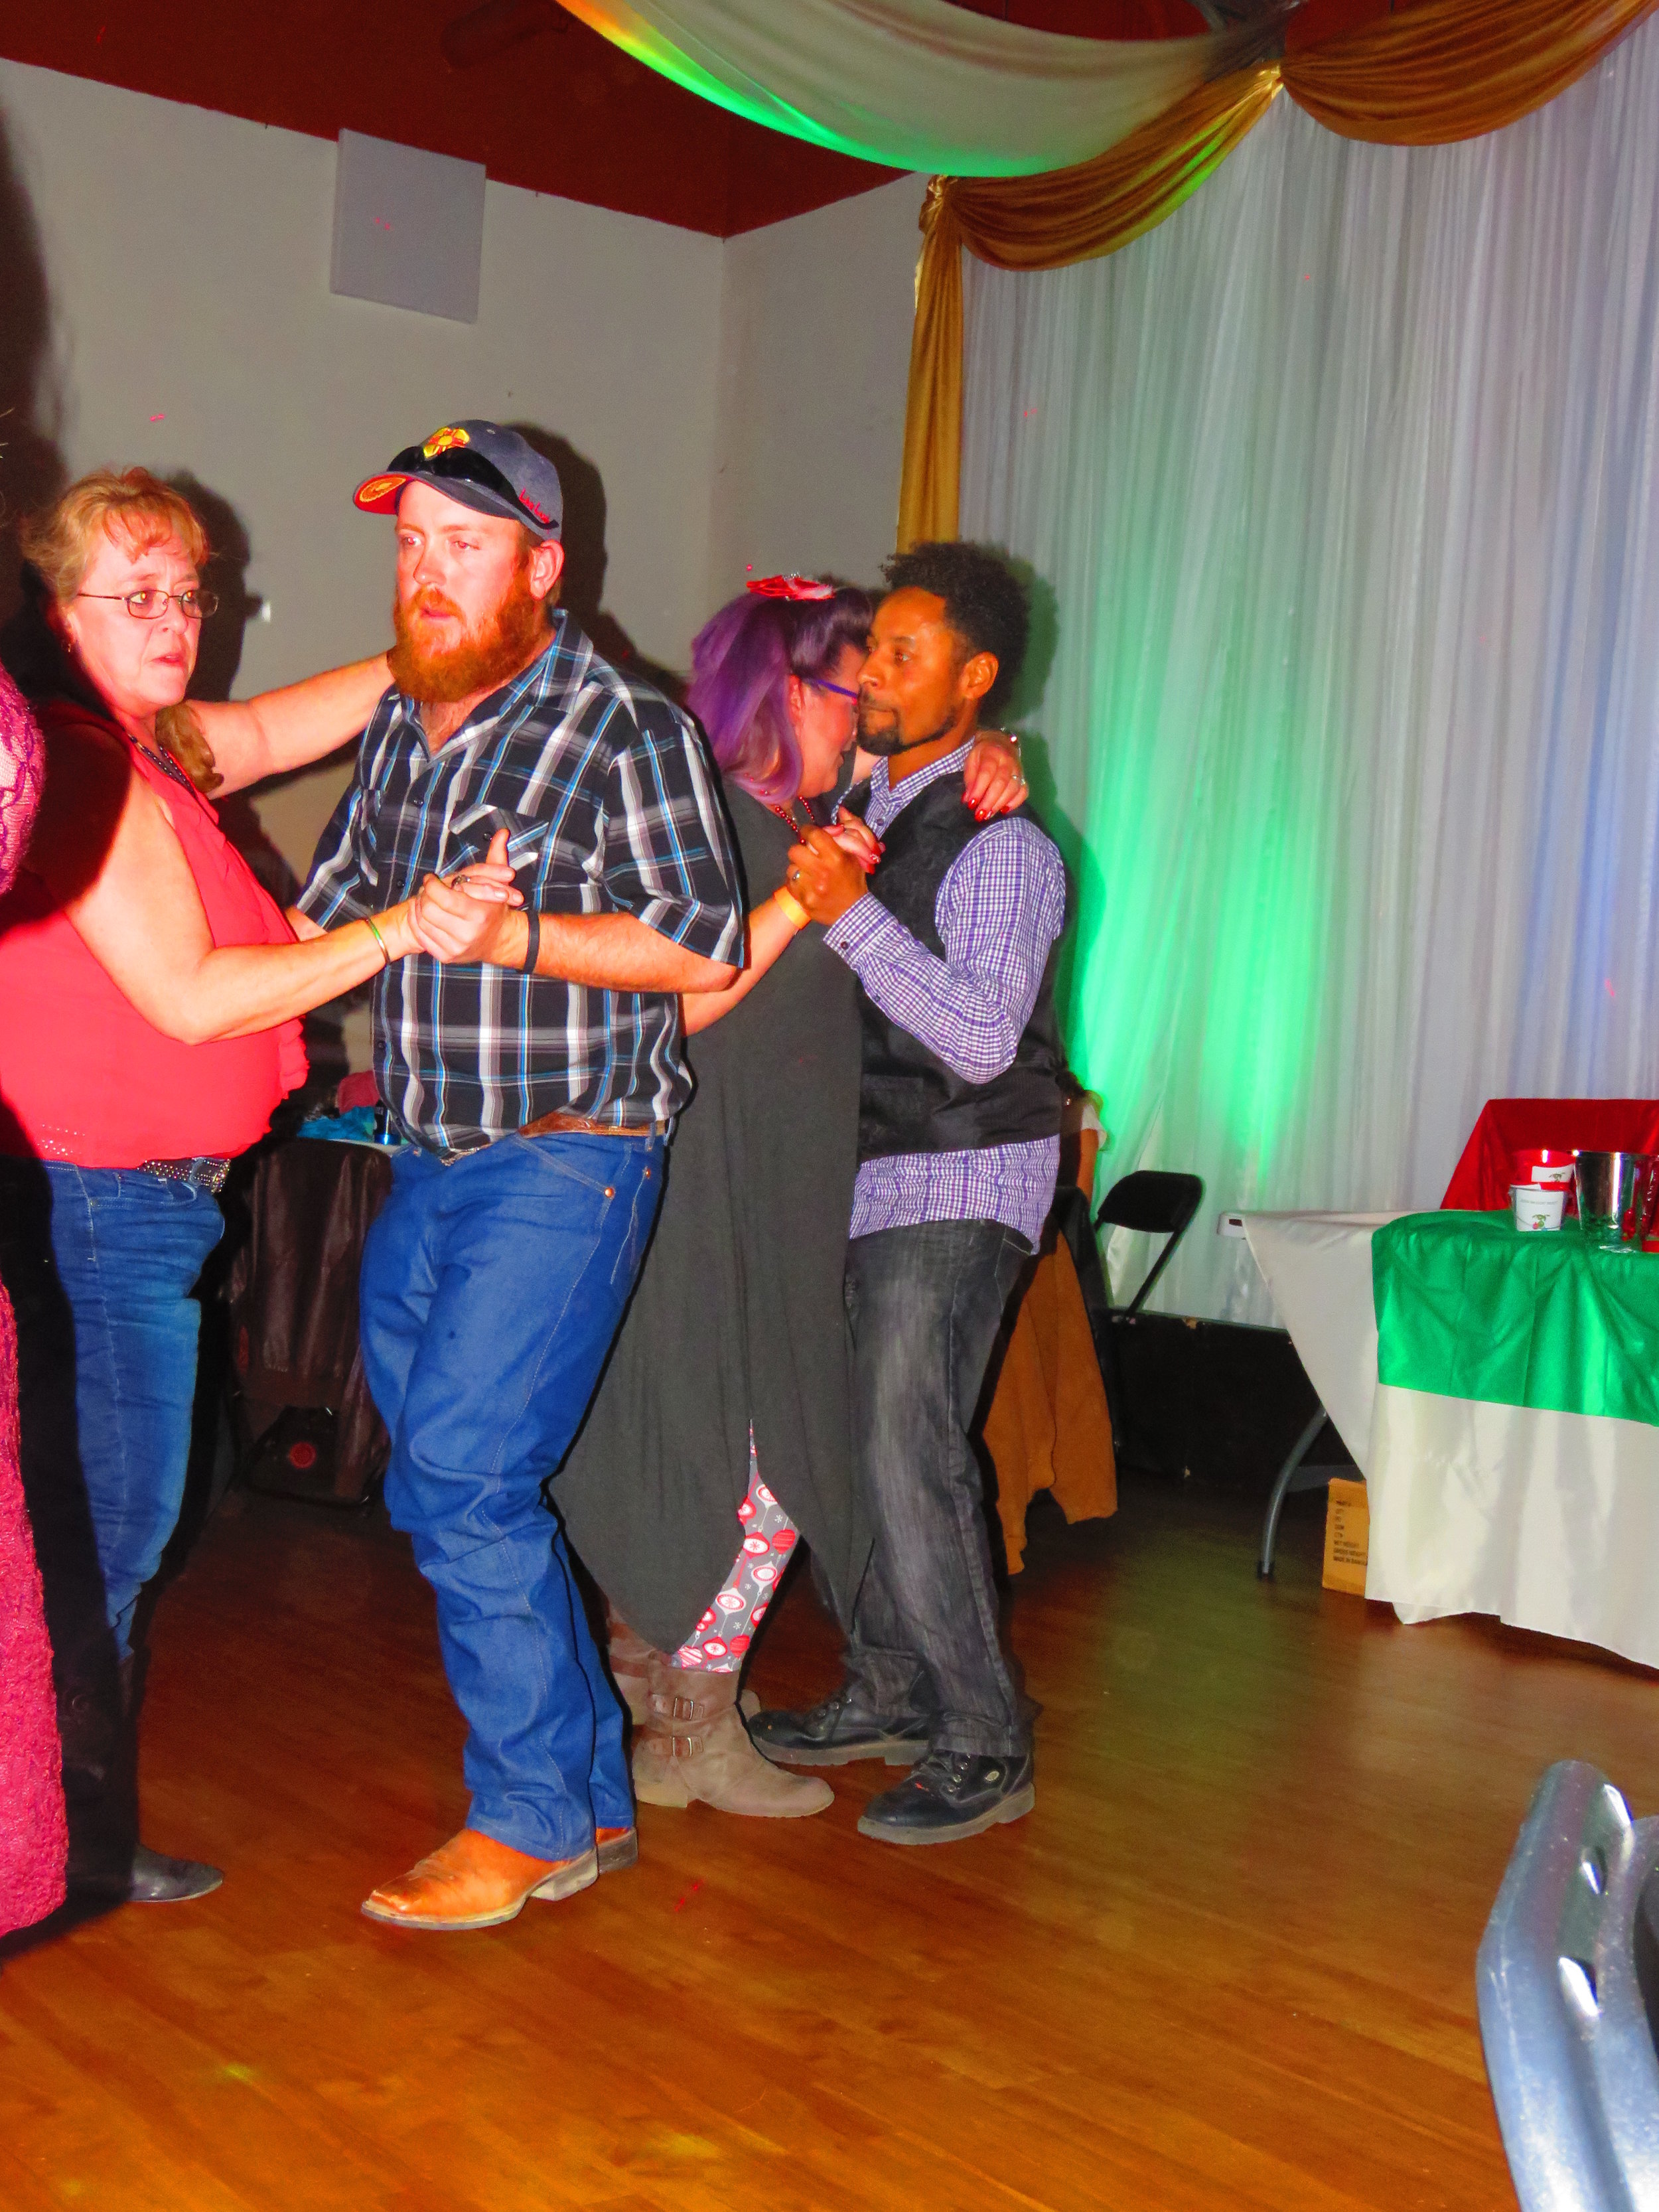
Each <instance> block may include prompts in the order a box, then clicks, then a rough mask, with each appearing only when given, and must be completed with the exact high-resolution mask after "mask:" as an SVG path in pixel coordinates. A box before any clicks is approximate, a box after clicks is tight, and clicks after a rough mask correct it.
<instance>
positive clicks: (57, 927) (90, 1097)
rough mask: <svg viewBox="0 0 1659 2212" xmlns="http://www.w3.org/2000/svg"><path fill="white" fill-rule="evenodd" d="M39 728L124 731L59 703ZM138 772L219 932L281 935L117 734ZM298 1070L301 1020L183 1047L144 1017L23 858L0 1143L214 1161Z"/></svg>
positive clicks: (227, 851)
mask: <svg viewBox="0 0 1659 2212" xmlns="http://www.w3.org/2000/svg"><path fill="white" fill-rule="evenodd" d="M35 712H36V715H37V717H38V719H39V720H40V726H41V728H42V730H43V731H44V732H46V738H47V740H48V746H47V759H46V774H47V776H48V779H50V777H51V775H52V751H51V744H50V740H51V738H52V732H54V731H55V730H58V729H66V728H71V727H73V726H75V725H76V724H77V723H79V724H82V725H83V726H84V725H88V724H90V725H92V726H94V727H95V728H97V729H100V730H103V731H106V732H111V733H112V734H115V735H118V736H122V735H124V733H123V732H120V731H119V730H118V727H117V726H116V725H115V724H114V723H113V722H109V721H106V720H103V719H102V718H101V717H96V718H95V717H94V715H93V714H90V713H89V711H88V709H87V708H84V707H80V706H75V705H71V704H70V703H68V702H59V701H52V702H48V703H47V704H46V706H44V707H39V708H36V709H35ZM125 743H126V744H128V748H129V750H130V751H131V755H132V758H133V763H134V766H135V769H136V770H137V774H138V775H141V776H143V779H144V781H145V782H146V783H148V784H149V787H150V788H151V790H152V791H154V792H155V793H156V795H157V796H158V797H159V798H161V799H165V800H166V802H167V809H168V811H169V812H170V813H171V815H172V817H173V829H174V831H175V832H176V834H177V836H178V839H179V843H180V845H182V846H183V848H184V851H185V860H188V861H189V863H190V872H191V875H192V876H193V877H194V878H195V879H196V889H197V894H198V895H199V896H200V898H201V902H202V907H203V910H204V913H205V914H206V915H207V921H208V927H209V929H210V931H211V933H212V935H213V941H214V943H215V944H216V945H288V944H291V943H292V941H293V937H294V933H293V931H292V930H291V929H290V928H289V926H288V923H287V921H285V920H284V918H283V913H282V909H281V908H279V907H278V906H277V904H276V901H275V900H274V899H272V898H271V897H270V896H269V895H268V893H267V892H265V891H264V890H263V889H262V888H261V887H260V885H259V884H258V882H257V881H256V880H255V878H254V875H253V872H252V869H251V868H250V867H249V866H248V865H247V862H246V860H244V859H243V858H242V856H241V854H240V853H239V852H238V851H237V850H236V848H234V846H233V845H232V844H231V843H230V842H229V841H228V838H227V837H226V836H225V834H224V832H223V831H222V829H220V827H219V817H218V816H217V814H216V812H215V811H214V810H213V808H212V807H211V806H210V805H208V802H207V801H206V799H204V798H203V797H202V796H201V794H200V793H198V792H197V791H196V790H195V789H194V787H189V788H187V787H185V784H183V783H182V782H175V781H173V778H172V777H171V776H170V775H167V771H166V770H165V769H161V768H159V767H157V765H156V764H155V762H154V761H153V760H152V759H151V757H150V756H149V754H148V753H147V752H145V750H143V747H142V746H141V745H136V744H132V743H131V739H125ZM305 1078H306V1054H305V1047H304V1045H303V1044H302V1043H301V1038H300V1024H299V1023H298V1022H297V1021H288V1022H283V1023H282V1024H280V1025H279V1026H278V1027H277V1028H276V1029H270V1030H258V1031H257V1032H256V1033H255V1034H254V1035H253V1036H243V1037H227V1038H225V1039H223V1040H222V1041H221V1042H217V1043H214V1044H182V1043H180V1042H179V1040H178V1039H177V1038H175V1037H169V1036H162V1034H161V1030H158V1029H154V1028H152V1027H151V1025H150V1024H149V1022H147V1021H146V1020H145V1019H144V1018H143V1015H142V1014H141V1013H140V1012H138V1009H137V1007H136V1006H134V1005H133V1003H132V1001H131V1000H130V999H128V998H127V997H126V996H125V994H123V993H122V992H121V991H120V990H119V989H118V987H117V986H116V985H115V983H114V982H112V980H111V979H110V977H109V976H108V975H106V972H105V971H104V969H102V968H100V966H99V964H98V963H97V961H96V960H95V959H94V957H93V956H92V954H91V953H90V952H89V951H88V950H87V947H86V945H84V944H83V943H82V939H81V937H80V935H79V933H77V931H76V927H75V925H74V923H73V922H71V921H70V919H69V917H68V915H65V914H64V911H63V910H62V908H60V907H59V906H58V904H57V902H55V901H54V899H53V898H52V894H51V893H50V892H49V891H48V890H47V889H46V884H45V883H44V882H43V881H42V879H41V878H40V877H39V876H38V875H35V874H34V873H33V872H32V871H31V870H30V868H29V866H28V862H27V858H26V859H25V860H24V863H23V866H22V867H21V869H20V870H19V872H18V874H17V879H16V882H15V884H14V885H13V887H12V889H11V890H9V892H7V893H6V894H5V896H3V897H0V1152H7V1153H10V1154H13V1155H14V1156H15V1155H18V1154H23V1155H33V1156H34V1157H35V1158H40V1159H45V1160H70V1161H73V1162H74V1163H75V1164H76V1165H77V1166H79V1167H88V1168H135V1167H140V1166H142V1165H143V1163H144V1162H145V1161H146V1160H179V1159H191V1158H195V1157H196V1156H197V1154H206V1153H210V1154H216V1155H217V1156H219V1157H221V1158H226V1157H228V1156H229V1155H230V1154H232V1153H234V1152H246V1150H247V1148H248V1146H250V1145H253V1144H257V1143H258V1140H259V1139H260V1138H261V1137H262V1136H264V1133H265V1129H266V1127H267V1126H268V1125H269V1123H270V1116H271V1114H272V1112H273V1111H274V1110H275V1109H276V1105H277V1104H278V1103H279V1102H280V1101H281V1100H282V1099H283V1098H284V1097H286V1096H287V1094H288V1093H289V1091H294V1090H297V1088H298V1087H299V1085H301V1083H303V1082H304V1080H305Z"/></svg>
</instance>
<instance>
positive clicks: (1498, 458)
mask: <svg viewBox="0 0 1659 2212" xmlns="http://www.w3.org/2000/svg"><path fill="white" fill-rule="evenodd" d="M968 265H969V286H968V295H967V301H968V321H967V329H968V342H967V343H968V376H967V398H966V422H965V430H964V451H963V517H962V528H963V534H964V535H966V536H971V537H978V538H988V539H991V540H994V541H996V542H999V543H1001V544H1006V545H1007V546H1009V547H1010V548H1011V549H1012V550H1014V551H1015V552H1017V553H1018V554H1019V555H1021V556H1024V559H1026V560H1027V561H1029V562H1030V564H1031V566H1032V568H1034V570H1035V571H1036V574H1037V575H1038V577H1039V578H1041V579H1042V580H1044V581H1045V582H1046V584H1047V585H1048V586H1051V587H1052V591H1053V596H1054V606H1055V616H1056V628H1057V638H1056V644H1055V649H1054V653H1053V657H1052V662H1051V665H1049V666H1048V670H1047V677H1046V684H1043V685H1042V689H1041V690H1040V692H1036V690H1035V684H1034V685H1033V687H1032V689H1031V690H1030V691H1028V695H1027V697H1026V699H1025V700H1024V702H1022V703H1023V704H1024V707H1025V712H1024V726H1025V727H1027V728H1029V729H1030V730H1032V731H1035V732H1039V733H1041V734H1042V737H1043V738H1045V739H1046V744H1047V749H1048V763H1049V768H1050V770H1051V774H1052V793H1051V794H1049V799H1050V810H1051V815H1050V818H1051V824H1052V826H1054V827H1055V828H1056V829H1057V830H1058V832H1059V834H1060V836H1061V837H1062V840H1063V842H1065V843H1066V849H1067V856H1068V859H1070V860H1071V861H1072V862H1073V869H1074V878H1075V884H1076V891H1075V897H1076V902H1077V906H1078V908H1079V915H1078V922H1077V937H1076V944H1075V950H1074V954H1073V964H1072V967H1071V969H1070V972H1069V975H1068V976H1067V977H1066V982H1065V994H1066V997H1065V1006H1066V1016H1067V1021H1068V1034H1069V1036H1070V1039H1071V1042H1072V1047H1073V1059H1074V1060H1075V1061H1076V1062H1077V1064H1078V1065H1079V1068H1080V1071H1081V1072H1082V1073H1085V1076H1086V1079H1087V1080H1088V1081H1089V1082H1090V1083H1091V1085H1093V1086H1094V1087H1095V1088H1096V1089H1097V1090H1099V1091H1101V1092H1102V1093H1103V1096H1104V1097H1105V1101H1106V1111H1105V1115H1104V1116H1103V1118H1104V1120H1105V1121H1106V1123H1107V1125H1108V1127H1109V1129H1110V1131H1111V1132H1112V1134H1113V1137H1114V1139H1115V1141H1114V1144H1113V1146H1112V1149H1111V1151H1110V1152H1109V1155H1108V1156H1107V1158H1106V1159H1105V1161H1104V1163H1103V1170H1102V1172H1103V1185H1102V1187H1104V1182H1106V1181H1109V1180H1110V1179H1112V1178H1113V1177H1115V1176H1118V1175H1121V1174H1124V1173H1127V1171H1128V1170H1130V1169H1131V1168H1133V1167H1137V1166H1142V1167H1171V1168H1185V1169H1194V1170H1197V1172H1198V1173H1200V1175H1202V1176H1203V1177H1204V1179H1205V1182H1206V1187H1207V1188H1206V1204H1205V1210H1204V1212H1203V1214H1202V1215H1201V1216H1200V1220H1199V1221H1198V1222H1197V1223H1196V1224H1194V1228H1193V1229H1192V1230H1191V1231H1189V1232H1188V1238H1187V1242H1186V1244H1185V1246H1184V1247H1183V1249H1182V1254H1181V1255H1180V1256H1179V1257H1178V1259H1177V1261H1176V1263H1175V1265H1174V1267H1172V1268H1171V1269H1170V1273H1169V1274H1168V1275H1167V1276H1166V1277H1165V1282H1166V1284H1167V1285H1168V1291H1167V1294H1166V1295H1163V1296H1161V1297H1159V1299H1158V1303H1159V1304H1162V1305H1163V1306H1164V1307H1165V1309H1166V1310H1172V1311H1178V1312H1186V1313H1196V1314H1208V1315H1213V1316H1220V1317H1226V1318H1231V1319H1237V1320H1255V1321H1265V1320H1268V1319H1270V1318H1272V1310H1271V1307H1270V1305H1269V1304H1268V1301H1267V1297H1266V1294H1265V1292H1264V1291H1262V1290H1261V1286H1260V1285H1259V1283H1258V1281H1257V1279H1256V1277H1255V1270H1254V1267H1252V1265H1251V1262H1250V1261H1249V1255H1248V1253H1247V1251H1246V1249H1245V1247H1244V1246H1243V1244H1242V1243H1236V1242H1230V1241H1226V1240H1221V1239H1218V1238H1217V1237H1215V1236H1214V1235H1213V1234H1212V1230H1213V1227H1214V1219H1215V1215H1216V1213H1217V1212H1218V1210H1219V1209H1221V1208H1222V1207H1225V1206H1340V1207H1383V1206H1434V1205H1436V1204H1437V1203H1438V1201H1439V1198H1440V1195H1441V1193H1442V1191H1443V1188H1444V1186H1445V1183H1446V1181H1447V1178H1448V1176H1449V1174H1450V1172H1451V1169H1452V1165H1453V1163H1454V1161H1455V1158H1456V1156H1457V1152H1458V1151H1459V1148H1460V1147H1461V1146H1462V1141H1463V1139H1464V1138H1465V1136H1466V1135H1467V1134H1468V1130H1469V1128H1470V1127H1471V1126H1472V1124H1473V1122H1474V1116H1475V1115H1476V1113H1477V1112H1478V1110H1479V1109H1480V1104H1481V1103H1482V1101H1483V1100H1484V1099H1485V1098H1486V1097H1489V1096H1520V1095H1529V1094H1534V1093H1535V1094H1541V1095H1542V1094H1552V1093H1553V1094H1555V1095H1558V1096H1577V1095H1586V1096H1589V1095H1596V1094H1601V1095H1607V1096H1621V1095H1627V1094H1628V1095H1638V1096H1652V1095H1654V1094H1655V1093H1656V1092H1659V1022H1656V1014H1659V988H1656V972H1655V971H1656V947H1655V942H1654V936H1655V925H1656V915H1655V911H1654V908H1655V890H1656V885H1655V875H1656V863H1659V21H1652V22H1650V23H1649V24H1647V25H1646V26H1645V27H1644V28H1642V29H1641V30H1639V31H1638V32H1637V33H1635V34H1634V35H1633V36H1632V38H1631V39H1630V40H1627V41H1626V44H1625V45H1624V46H1622V47H1621V48H1620V49H1619V50H1618V51H1617V52H1615V53H1613V55H1612V56H1611V57H1610V58H1608V59H1607V61H1606V62H1604V63H1603V64H1601V66H1600V68H1599V69H1597V70H1595V71H1594V72H1593V73H1592V74H1591V75H1590V76H1588V77H1586V78H1585V79H1584V80H1583V82H1582V83H1580V84H1579V85H1577V86H1576V87H1575V88H1573V89H1572V90H1571V91H1570V92H1569V93H1567V94H1565V96H1564V97H1562V98H1561V99H1559V100H1557V101H1556V102H1555V103H1554V104H1553V106H1549V107H1547V108H1546V109H1544V110H1542V111H1541V112H1539V113H1537V114H1535V115H1533V116H1531V117H1529V118H1527V119H1526V120H1524V121H1523V122H1522V123H1520V124H1517V125H1515V126H1514V127H1513V128H1511V129H1510V130H1509V131H1503V132H1500V133H1498V134H1497V135H1496V136H1494V137H1489V138H1484V139H1480V140H1476V141H1474V142H1472V143H1467V144H1463V145H1458V146H1448V147H1440V148H1432V149H1410V150H1406V149H1392V148H1386V147H1374V146H1368V145H1359V144H1355V143H1351V142H1348V141H1345V140H1342V139H1340V138H1336V137H1332V136H1330V135H1329V134H1328V133H1327V132H1326V131H1322V130H1321V129H1320V128H1319V127H1318V125H1316V124H1314V123H1313V122H1311V121H1310V119H1309V118H1307V117H1306V116H1305V115H1304V114H1303V113H1302V112H1300V111H1299V110H1297V108H1296V107H1294V106H1292V105H1291V102H1290V101H1289V100H1283V99H1281V100H1279V101H1278V102H1277V103H1276V104H1275V106H1274V107H1273V110H1272V112H1270V113H1269V115H1268V116H1267V118H1266V119H1265V121H1264V122H1263V123H1262V124H1261V125H1260V126H1259V127H1258V129H1257V130H1256V131H1255V133H1254V134H1253V135H1252V136H1251V137H1250V138H1249V139H1248V140H1247V141H1246V143H1245V144H1244V145H1243V148H1242V149H1240V150H1239V151H1238V152H1237V153H1236V154H1235V155H1233V156H1232V158H1231V160H1230V161H1228V162H1227V163H1226V165H1225V167H1223V168H1222V169H1221V170H1220V171H1219V172H1218V173H1217V174H1216V175H1215V176H1214V177H1212V179H1210V180H1209V182H1208V183H1206V185H1204V187H1203V188H1202V190H1201V191H1199V192H1198V193H1197V194H1195V195H1194V197H1193V198H1192V199H1191V200H1190V201H1189V202H1188V204H1187V205H1186V206H1185V207H1184V208H1182V210H1181V211H1180V212H1179V213H1178V214H1177V215H1176V216H1174V217H1173V218H1172V219H1171V220H1170V222H1167V223H1165V224H1164V226H1163V228H1161V229H1159V230H1157V231H1155V232H1153V233H1152V234H1150V235H1149V236H1147V237H1146V238H1145V239H1143V240H1140V241H1139V243H1138V244H1136V245H1134V246H1130V247H1129V248H1127V250H1126V251H1125V252H1121V253H1119V254H1117V255H1115V256H1113V257H1112V258H1109V259H1106V260H1102V261H1095V262H1090V263H1085V264H1081V265H1079V267H1076V268H1073V269H1068V270H1058V271H1054V272H1052V273H1045V274H1039V275H1035V276H1010V275H1006V274H1003V273H1001V272H999V271H995V270H988V269H986V268H984V267H982V266H981V264H978V263H976V262H974V261H971V260H970V261H969V264H968ZM1034 675H1035V677H1036V678H1037V679H1040V678H1041V677H1042V670H1041V669H1040V668H1039V669H1038V670H1036V671H1034ZM1033 781H1034V783H1036V782H1037V781H1039V779H1038V778H1037V777H1036V776H1034V778H1033ZM1114 1256H1115V1257H1116V1256H1117V1255H1114ZM1126 1256H1128V1257H1130V1258H1133V1255H1126ZM1160 1288H1161V1289H1162V1286H1160Z"/></svg>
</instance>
